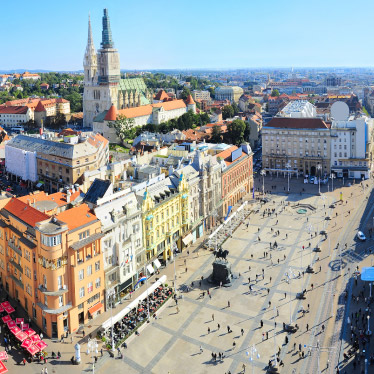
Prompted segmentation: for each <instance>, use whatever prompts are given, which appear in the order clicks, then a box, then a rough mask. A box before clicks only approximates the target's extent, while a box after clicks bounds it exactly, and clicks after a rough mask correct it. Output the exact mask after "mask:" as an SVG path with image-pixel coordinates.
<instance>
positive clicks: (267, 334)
mask: <svg viewBox="0 0 374 374" xmlns="http://www.w3.org/2000/svg"><path fill="white" fill-rule="evenodd" d="M268 339H269V331H266V340H268Z"/></svg>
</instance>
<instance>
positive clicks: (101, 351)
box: [100, 348, 103, 357]
mask: <svg viewBox="0 0 374 374" xmlns="http://www.w3.org/2000/svg"><path fill="white" fill-rule="evenodd" d="M100 353H101V357H103V349H102V348H101V349H100Z"/></svg>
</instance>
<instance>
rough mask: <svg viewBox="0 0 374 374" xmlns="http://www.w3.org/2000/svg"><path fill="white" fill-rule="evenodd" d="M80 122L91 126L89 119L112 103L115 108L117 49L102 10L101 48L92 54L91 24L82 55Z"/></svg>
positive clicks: (117, 67)
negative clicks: (81, 119)
mask: <svg viewBox="0 0 374 374" xmlns="http://www.w3.org/2000/svg"><path fill="white" fill-rule="evenodd" d="M83 66H84V93H83V123H84V126H86V127H92V123H93V119H94V118H95V117H96V116H97V115H98V114H99V113H102V112H103V111H105V110H108V109H109V108H110V107H111V106H112V104H113V105H114V106H115V107H116V108H118V86H119V81H120V79H121V74H120V62H119V54H118V51H117V49H114V43H113V40H112V31H111V29H110V20H109V16H108V10H107V9H104V16H103V30H102V42H101V49H99V50H98V52H97V55H96V53H95V47H94V44H93V39H92V31H91V21H90V20H89V23H88V42H87V47H86V53H85V56H84V63H83Z"/></svg>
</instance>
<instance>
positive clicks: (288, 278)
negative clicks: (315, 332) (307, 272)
mask: <svg viewBox="0 0 374 374" xmlns="http://www.w3.org/2000/svg"><path fill="white" fill-rule="evenodd" d="M291 275H292V278H291ZM285 276H286V277H287V279H286V282H287V283H288V285H289V289H290V290H289V293H290V325H291V324H292V305H291V301H292V299H291V279H294V278H295V274H294V273H293V271H292V270H291V268H290V269H288V273H286V274H285Z"/></svg>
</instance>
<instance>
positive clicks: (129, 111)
mask: <svg viewBox="0 0 374 374" xmlns="http://www.w3.org/2000/svg"><path fill="white" fill-rule="evenodd" d="M161 107H163V108H164V110H166V111H168V110H173V109H179V108H186V103H185V102H184V101H183V100H172V101H166V102H162V103H157V104H149V105H141V106H137V107H134V108H126V109H120V110H119V111H118V113H117V116H118V115H123V116H125V117H126V118H135V117H142V116H149V115H151V114H152V111H153V108H161Z"/></svg>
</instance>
